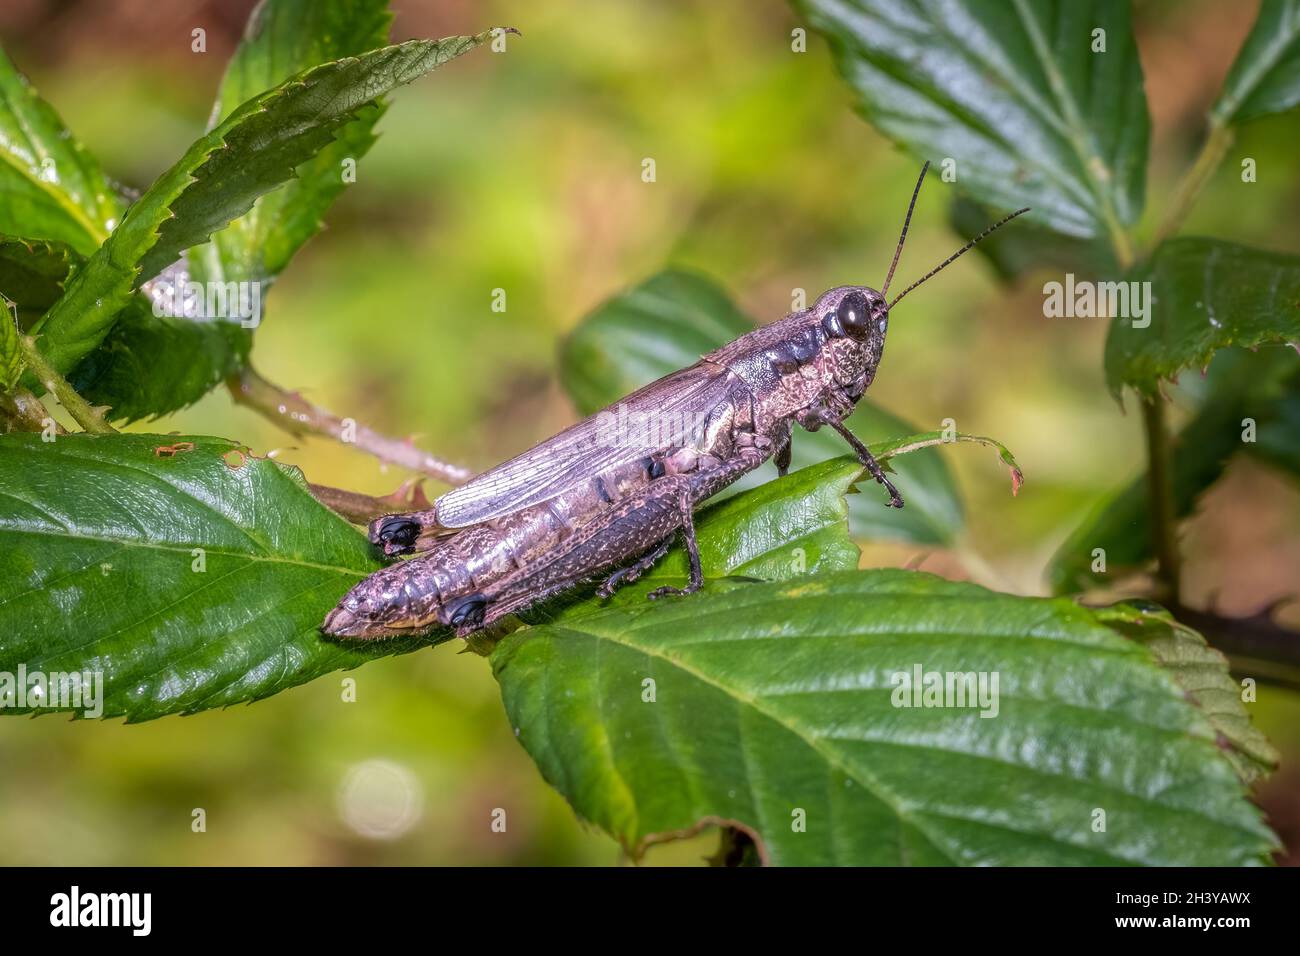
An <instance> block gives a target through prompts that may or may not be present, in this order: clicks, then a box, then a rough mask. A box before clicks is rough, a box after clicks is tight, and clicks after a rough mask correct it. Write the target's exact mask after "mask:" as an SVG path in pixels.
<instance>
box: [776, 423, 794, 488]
mask: <svg viewBox="0 0 1300 956" xmlns="http://www.w3.org/2000/svg"><path fill="white" fill-rule="evenodd" d="M792 442H793V439H792V438H791V437H790V427H789V425H787V426H786V429H785V439H784V440H781V441H778V443H777V446H776V454H775V455H773V456H772V460H773V461H774V462H775V463H776V476H777V477H778V478H784V477H785V476H786V475H787V474H788V473H789V471H790V455H791V452H792V448H793V445H792Z"/></svg>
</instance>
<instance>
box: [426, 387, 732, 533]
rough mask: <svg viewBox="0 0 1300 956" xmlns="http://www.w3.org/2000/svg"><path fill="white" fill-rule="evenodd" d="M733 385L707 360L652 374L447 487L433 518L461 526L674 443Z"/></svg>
mask: <svg viewBox="0 0 1300 956" xmlns="http://www.w3.org/2000/svg"><path fill="white" fill-rule="evenodd" d="M733 386H734V375H733V374H732V373H731V372H730V371H728V370H727V369H725V368H722V367H721V366H718V365H714V364H713V363H711V362H700V363H697V364H695V365H692V366H690V367H689V368H684V369H681V370H680V371H677V372H673V373H672V374H671V375H668V376H665V377H664V378H661V379H659V380H658V381H657V382H651V383H650V384H649V385H647V386H645V387H644V388H642V389H640V390H638V391H635V392H633V393H632V394H631V395H629V396H627V398H624V399H623V400H622V401H621V402H617V403H615V404H613V405H610V406H609V407H608V408H606V409H604V410H602V411H600V412H597V413H596V414H595V415H592V416H590V417H589V418H584V419H583V420H582V421H580V422H578V423H577V424H576V425H571V426H569V427H568V428H566V429H565V430H564V431H562V432H560V433H559V434H558V435H556V436H554V437H553V438H548V439H547V440H546V441H544V442H542V443H541V444H539V445H536V446H534V447H533V448H530V449H529V450H528V451H526V452H524V453H523V454H522V455H519V456H518V457H517V458H512V459H510V461H507V462H505V463H504V464H501V465H497V466H496V467H495V468H493V469H491V470H490V471H485V472H483V474H481V475H478V476H477V477H475V478H474V479H473V480H471V481H470V482H468V483H467V484H464V485H462V486H461V487H459V488H456V489H454V490H452V491H449V492H447V493H446V494H445V495H443V496H442V497H441V498H439V499H438V500H437V502H436V503H435V506H434V507H435V508H436V509H437V515H438V524H440V525H442V526H443V527H446V528H465V527H468V526H469V525H473V524H478V523H480V522H483V521H491V520H492V519H493V518H500V517H501V516H503V515H508V514H513V513H514V512H516V511H521V510H522V509H524V508H528V507H531V506H532V505H536V504H540V503H542V502H543V501H549V500H551V499H552V498H554V497H555V496H556V495H558V494H562V493H563V492H565V491H567V490H569V489H570V488H573V487H575V486H576V485H578V484H579V483H580V482H583V481H591V480H593V479H594V478H595V477H596V476H597V475H600V474H602V473H604V472H607V471H609V470H610V469H612V468H617V467H619V466H620V465H626V464H628V463H630V462H634V461H638V460H640V459H643V458H646V457H648V456H650V455H652V454H654V453H655V452H660V451H665V450H667V449H669V448H675V447H679V446H680V445H681V444H684V443H685V441H686V440H688V436H690V435H691V433H692V432H693V431H695V430H696V429H697V428H699V427H701V426H702V424H703V422H704V420H705V418H706V417H707V415H708V413H709V412H711V411H712V410H713V409H714V408H716V407H717V406H718V405H720V404H721V403H722V402H724V401H725V400H726V399H727V398H728V395H729V393H730V390H731V389H732V388H733ZM624 415H625V416H626V417H625V418H623V416H624ZM644 415H653V416H654V418H653V423H654V427H653V428H651V429H646V428H644V427H637V426H636V423H637V422H639V421H645V419H642V418H640V417H639V416H644ZM620 418H623V421H625V422H630V423H633V424H632V427H630V428H629V429H628V434H626V435H625V434H620V433H618V432H617V429H618V421H619V419H620ZM611 433H613V434H611Z"/></svg>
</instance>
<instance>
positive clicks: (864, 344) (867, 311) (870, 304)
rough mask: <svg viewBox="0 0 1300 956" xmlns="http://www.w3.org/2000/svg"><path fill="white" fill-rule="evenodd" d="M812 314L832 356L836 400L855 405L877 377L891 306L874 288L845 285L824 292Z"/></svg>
mask: <svg viewBox="0 0 1300 956" xmlns="http://www.w3.org/2000/svg"><path fill="white" fill-rule="evenodd" d="M812 313H813V315H814V316H815V317H816V320H817V323H818V331H819V332H820V334H821V336H822V337H823V341H824V342H825V345H824V351H825V353H827V354H828V355H829V357H830V363H829V365H830V369H829V371H830V372H831V373H832V382H833V385H832V386H831V387H832V388H833V389H835V390H836V391H837V392H838V393H839V395H837V396H834V397H835V398H840V397H841V396H842V398H843V399H847V401H848V403H849V404H850V405H852V404H854V403H856V402H857V400H858V399H860V398H861V397H862V393H863V392H865V391H866V390H867V387H868V386H870V385H871V380H872V379H873V378H875V375H876V367H877V366H878V365H879V364H880V357H881V355H882V354H883V353H884V350H885V333H886V332H887V331H889V303H888V302H886V301H885V297H884V296H883V295H882V294H881V293H879V292H877V291H876V290H875V289H872V288H869V287H867V286H857V285H846V286H840V287H838V288H835V289H831V290H830V291H829V292H824V293H822V295H821V296H820V297H819V298H818V299H817V302H816V303H815V304H814V305H813V307H812ZM834 404H838V403H837V402H834V401H832V405H834Z"/></svg>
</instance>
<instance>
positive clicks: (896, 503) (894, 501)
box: [877, 474, 903, 508]
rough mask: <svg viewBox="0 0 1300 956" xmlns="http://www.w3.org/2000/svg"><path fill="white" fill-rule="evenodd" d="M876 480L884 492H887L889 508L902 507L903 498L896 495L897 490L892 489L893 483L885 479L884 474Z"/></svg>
mask: <svg viewBox="0 0 1300 956" xmlns="http://www.w3.org/2000/svg"><path fill="white" fill-rule="evenodd" d="M877 480H878V481H879V482H880V483H881V484H882V485H884V486H885V488H886V490H888V492H889V507H890V508H901V507H903V496H902V495H900V494H899V493H898V489H897V488H895V487H894V483H893V482H892V481H890V480H889V479H888V478H886V477H885V476H884V474H881V475H880V476H879V477H878V478H877Z"/></svg>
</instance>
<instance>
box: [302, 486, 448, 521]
mask: <svg viewBox="0 0 1300 956" xmlns="http://www.w3.org/2000/svg"><path fill="white" fill-rule="evenodd" d="M422 481H424V479H423V478H417V479H414V480H412V481H404V482H402V484H401V485H400V486H399V487H398V489H397V490H396V491H394V492H393V493H392V494H390V495H384V496H383V497H382V498H380V497H376V496H375V495H364V494H362V493H361V492H359V491H346V490H344V489H342V488H331V487H330V486H329V485H317V484H313V483H309V484H308V487H309V488H310V489H311V493H312V495H313V496H314V497H315V498H316V500H317V501H319V502H320V503H321V504H323V505H324V506H325V507H326V508H329V509H330V510H331V511H333V512H336V513H337V514H339V515H342V516H343V517H344V518H346V519H347V520H348V521H351V522H352V523H353V524H369V523H370V522H371V521H373V520H374V519H375V518H378V517H380V516H381V515H386V514H392V513H393V512H395V511H420V510H425V509H428V508H430V507H432V506H431V505H430V503H429V499H428V498H427V497H425V494H424V489H422V488H421V487H420V482H422Z"/></svg>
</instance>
